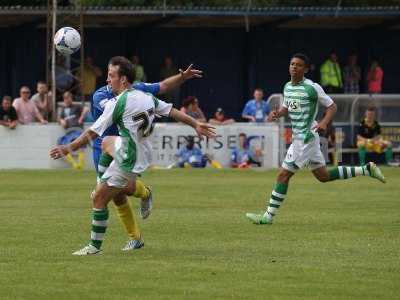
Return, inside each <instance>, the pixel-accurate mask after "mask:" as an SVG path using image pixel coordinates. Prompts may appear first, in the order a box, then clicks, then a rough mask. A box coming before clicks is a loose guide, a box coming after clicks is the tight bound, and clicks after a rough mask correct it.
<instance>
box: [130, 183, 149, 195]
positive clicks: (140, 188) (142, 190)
mask: <svg viewBox="0 0 400 300" xmlns="http://www.w3.org/2000/svg"><path fill="white" fill-rule="evenodd" d="M133 196H134V197H136V198H140V199H146V198H147V197H149V190H148V189H147V188H146V187H145V185H144V183H143V182H141V181H140V180H137V179H136V189H135V192H134V193H133Z"/></svg>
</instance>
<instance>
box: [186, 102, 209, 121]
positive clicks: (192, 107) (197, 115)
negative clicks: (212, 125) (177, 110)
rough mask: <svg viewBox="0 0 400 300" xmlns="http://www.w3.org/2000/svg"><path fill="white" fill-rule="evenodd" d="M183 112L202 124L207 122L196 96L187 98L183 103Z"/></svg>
mask: <svg viewBox="0 0 400 300" xmlns="http://www.w3.org/2000/svg"><path fill="white" fill-rule="evenodd" d="M181 112H183V113H185V114H187V115H189V116H191V117H192V118H194V119H196V120H198V121H200V122H207V120H206V117H205V116H204V113H203V111H202V110H201V109H200V107H199V100H197V98H196V97H195V96H188V97H186V99H185V100H184V101H183V106H182V107H181Z"/></svg>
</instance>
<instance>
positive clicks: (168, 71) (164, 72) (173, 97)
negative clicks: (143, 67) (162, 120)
mask: <svg viewBox="0 0 400 300" xmlns="http://www.w3.org/2000/svg"><path fill="white" fill-rule="evenodd" d="M177 73H178V69H177V67H176V66H175V65H174V62H173V61H172V58H171V57H170V56H167V57H165V59H164V63H163V66H162V67H161V69H160V79H161V80H164V79H166V78H168V77H171V76H174V75H176V74H177ZM163 98H164V100H165V101H167V102H171V103H172V104H173V105H174V106H175V107H177V106H179V103H180V101H179V99H180V88H179V87H177V88H175V89H173V90H171V91H169V92H168V93H165V94H164V95H163Z"/></svg>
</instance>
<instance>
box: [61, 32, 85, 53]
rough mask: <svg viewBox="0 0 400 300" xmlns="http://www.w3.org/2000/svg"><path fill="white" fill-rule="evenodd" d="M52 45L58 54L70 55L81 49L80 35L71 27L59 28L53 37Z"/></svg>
mask: <svg viewBox="0 0 400 300" xmlns="http://www.w3.org/2000/svg"><path fill="white" fill-rule="evenodd" d="M54 45H55V46H56V49H57V50H58V51H59V52H60V53H62V54H64V55H71V54H73V53H75V52H76V51H78V50H79V48H80V47H81V35H80V34H79V32H78V31H76V30H75V29H74V28H72V27H63V28H60V29H59V30H58V31H57V33H56V35H55V36H54Z"/></svg>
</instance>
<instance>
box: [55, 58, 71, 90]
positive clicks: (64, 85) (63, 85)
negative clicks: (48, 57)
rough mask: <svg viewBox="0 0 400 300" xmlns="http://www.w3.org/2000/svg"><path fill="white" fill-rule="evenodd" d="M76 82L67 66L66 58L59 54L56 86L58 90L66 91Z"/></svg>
mask: <svg viewBox="0 0 400 300" xmlns="http://www.w3.org/2000/svg"><path fill="white" fill-rule="evenodd" d="M73 83H74V76H73V75H72V74H71V71H70V70H69V69H68V68H67V66H66V62H65V58H64V56H62V55H58V56H57V59H56V86H57V90H59V91H61V92H65V91H67V90H69V89H70V88H71V87H72V84H73Z"/></svg>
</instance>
